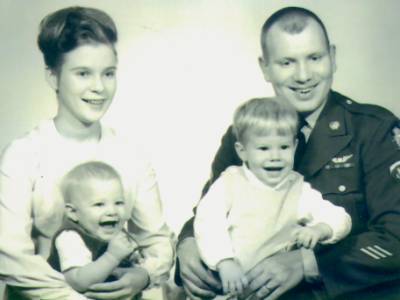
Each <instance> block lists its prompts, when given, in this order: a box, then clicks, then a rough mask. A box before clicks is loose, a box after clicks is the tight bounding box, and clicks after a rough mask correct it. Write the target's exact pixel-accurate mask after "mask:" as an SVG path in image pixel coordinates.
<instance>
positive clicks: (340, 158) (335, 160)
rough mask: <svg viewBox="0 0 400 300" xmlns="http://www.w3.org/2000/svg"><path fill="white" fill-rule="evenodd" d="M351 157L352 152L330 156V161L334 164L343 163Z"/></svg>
mask: <svg viewBox="0 0 400 300" xmlns="http://www.w3.org/2000/svg"><path fill="white" fill-rule="evenodd" d="M352 157H353V154H348V155H343V156H337V157H334V158H332V162H333V163H335V164H344V163H346V162H347V161H348V160H349V159H350V158H352Z"/></svg>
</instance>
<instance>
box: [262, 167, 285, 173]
mask: <svg viewBox="0 0 400 300" xmlns="http://www.w3.org/2000/svg"><path fill="white" fill-rule="evenodd" d="M282 169H283V167H264V170H265V171H268V172H279V171H282Z"/></svg>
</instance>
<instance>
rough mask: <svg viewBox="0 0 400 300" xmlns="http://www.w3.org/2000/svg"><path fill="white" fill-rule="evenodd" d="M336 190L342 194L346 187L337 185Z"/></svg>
mask: <svg viewBox="0 0 400 300" xmlns="http://www.w3.org/2000/svg"><path fill="white" fill-rule="evenodd" d="M338 190H339V192H344V191H345V190H346V186H345V185H339V186H338Z"/></svg>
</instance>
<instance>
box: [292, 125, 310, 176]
mask: <svg viewBox="0 0 400 300" xmlns="http://www.w3.org/2000/svg"><path fill="white" fill-rule="evenodd" d="M306 125H307V122H306V120H304V118H302V117H300V118H299V130H298V131H297V148H296V152H295V154H294V169H295V170H297V169H298V167H299V165H300V162H301V159H302V158H303V155H304V152H305V149H306V144H307V141H306V137H305V135H304V133H303V132H302V131H301V129H302V128H303V127H304V126H306Z"/></svg>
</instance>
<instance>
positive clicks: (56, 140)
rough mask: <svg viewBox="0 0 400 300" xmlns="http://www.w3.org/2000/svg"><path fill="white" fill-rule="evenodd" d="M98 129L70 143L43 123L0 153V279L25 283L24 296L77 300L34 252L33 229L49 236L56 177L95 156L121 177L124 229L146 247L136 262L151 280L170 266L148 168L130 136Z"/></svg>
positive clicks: (57, 200)
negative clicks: (92, 136)
mask: <svg viewBox="0 0 400 300" xmlns="http://www.w3.org/2000/svg"><path fill="white" fill-rule="evenodd" d="M101 132H102V133H101V138H100V140H99V141H92V142H76V141H72V140H69V139H66V138H64V137H62V136H61V135H60V134H59V133H58V132H57V130H56V128H55V125H54V122H53V121H52V120H47V121H43V122H41V123H40V124H39V126H38V127H37V128H35V129H34V130H32V131H31V132H30V133H29V134H27V135H26V136H24V137H22V138H20V139H17V140H15V141H13V142H12V143H11V144H10V145H9V146H8V147H7V148H6V149H5V150H4V152H3V154H2V157H1V162H0V279H1V280H4V281H5V282H6V283H7V284H10V285H13V286H23V287H24V288H27V289H26V295H27V296H29V297H32V298H34V299H36V298H38V299H39V298H40V299H44V298H45V299H61V298H62V297H64V298H65V299H69V298H68V297H71V298H70V299H79V298H77V295H76V294H75V292H73V291H72V290H71V289H70V288H69V287H68V286H67V285H66V283H65V282H64V280H63V276H62V275H61V274H59V273H57V272H55V271H53V270H52V269H51V267H50V266H49V265H48V264H47V263H46V261H45V260H44V259H42V258H41V257H39V256H37V255H35V246H34V243H35V238H34V237H35V235H36V234H37V233H40V234H41V235H44V236H47V237H52V236H53V234H54V233H55V232H56V231H57V229H58V228H59V226H60V224H61V221H62V217H63V212H64V205H63V201H62V198H61V195H60V192H59V182H60V180H61V178H62V176H63V175H64V174H65V173H66V172H68V171H69V170H70V169H72V168H73V167H74V166H76V165H77V164H80V163H82V162H85V161H92V160H100V161H103V162H105V163H108V164H110V165H111V166H113V167H114V168H115V169H116V170H117V171H118V172H119V174H120V175H121V178H122V182H123V185H124V188H125V193H126V195H125V196H126V199H127V202H128V205H129V209H130V211H131V219H130V221H129V229H130V230H131V232H133V233H134V234H136V235H137V238H138V240H139V241H140V243H141V245H143V246H147V247H145V250H144V255H145V260H144V262H143V267H144V268H145V269H147V271H148V273H149V275H150V279H151V282H152V284H154V283H158V282H159V281H161V280H162V279H163V278H165V276H166V274H167V273H168V272H169V270H170V268H171V266H172V261H173V247H172V243H171V232H170V231H169V229H168V228H167V226H166V224H165V222H164V218H163V214H162V208H161V202H160V197H159V191H158V185H157V181H156V177H155V174H154V171H153V169H152V167H151V166H150V164H149V163H148V161H147V160H146V159H145V156H144V155H143V153H141V152H140V151H139V150H138V148H137V147H135V146H134V145H132V144H131V143H130V141H132V140H134V139H135V138H134V137H130V138H129V139H128V138H122V137H119V136H118V135H117V134H116V133H115V132H114V131H113V130H112V129H110V128H106V127H105V126H102V130H101ZM24 290H25V289H24ZM64 298H63V299H64Z"/></svg>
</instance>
